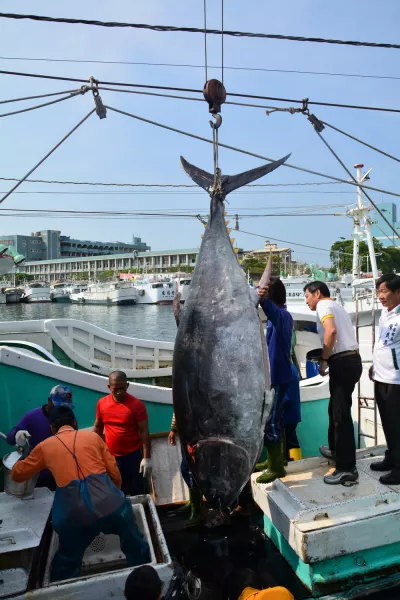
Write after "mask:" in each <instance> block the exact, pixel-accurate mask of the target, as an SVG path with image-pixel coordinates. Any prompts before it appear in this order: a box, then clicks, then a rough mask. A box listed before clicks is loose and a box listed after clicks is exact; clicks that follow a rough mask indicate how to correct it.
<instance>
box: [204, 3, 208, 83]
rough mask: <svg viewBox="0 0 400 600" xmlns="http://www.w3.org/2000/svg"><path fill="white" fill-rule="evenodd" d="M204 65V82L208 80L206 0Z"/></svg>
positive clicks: (205, 8)
mask: <svg viewBox="0 0 400 600" xmlns="http://www.w3.org/2000/svg"><path fill="white" fill-rule="evenodd" d="M204 67H205V71H206V82H207V81H208V74H207V0H204Z"/></svg>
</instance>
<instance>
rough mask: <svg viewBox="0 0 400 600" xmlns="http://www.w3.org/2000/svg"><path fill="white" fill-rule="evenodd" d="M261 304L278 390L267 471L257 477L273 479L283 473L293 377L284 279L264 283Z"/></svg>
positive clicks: (259, 467)
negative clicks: (286, 411)
mask: <svg viewBox="0 0 400 600" xmlns="http://www.w3.org/2000/svg"><path fill="white" fill-rule="evenodd" d="M258 294H259V296H260V298H261V299H260V306H261V307H262V309H263V311H264V313H265V315H266V317H267V319H268V324H267V346H268V354H269V362H270V369H271V386H272V387H273V389H274V390H275V397H274V402H273V406H272V410H271V414H270V416H269V418H268V420H267V423H266V426H265V433H264V441H265V445H266V447H267V460H266V461H265V462H264V463H260V464H258V465H257V467H256V468H257V470H258V471H261V470H264V469H266V470H265V471H264V473H263V474H262V475H260V476H259V477H258V478H257V483H271V482H272V481H274V480H275V479H277V478H278V477H283V476H284V475H285V474H286V473H285V468H284V462H285V458H284V447H283V446H284V445H283V443H282V441H283V440H282V438H283V411H284V404H285V395H286V392H287V391H288V388H289V385H290V381H291V379H292V367H291V361H290V348H291V342H292V332H293V318H292V315H291V314H290V313H289V312H288V311H287V309H286V289H285V286H284V284H283V283H282V281H281V280H280V279H275V280H273V281H271V282H270V283H269V284H268V285H266V286H263V287H260V288H259V290H258Z"/></svg>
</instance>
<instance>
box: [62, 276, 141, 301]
mask: <svg viewBox="0 0 400 600" xmlns="http://www.w3.org/2000/svg"><path fill="white" fill-rule="evenodd" d="M137 297H138V294H137V291H136V289H135V288H134V287H133V286H132V284H131V283H129V282H126V281H121V282H119V281H118V282H112V283H97V284H90V285H88V286H87V289H85V290H82V291H80V292H78V293H75V291H72V292H71V293H70V294H69V298H70V300H71V302H72V303H73V304H106V305H109V306H123V305H130V304H136V301H137Z"/></svg>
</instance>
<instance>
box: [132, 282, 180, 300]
mask: <svg viewBox="0 0 400 600" xmlns="http://www.w3.org/2000/svg"><path fill="white" fill-rule="evenodd" d="M133 286H134V288H135V289H136V290H137V303H138V304H171V302H172V301H173V299H174V297H175V288H176V284H175V283H174V282H173V281H149V280H147V279H137V280H135V281H134V282H133Z"/></svg>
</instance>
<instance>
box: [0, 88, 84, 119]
mask: <svg viewBox="0 0 400 600" xmlns="http://www.w3.org/2000/svg"><path fill="white" fill-rule="evenodd" d="M78 93H80V92H78ZM76 95H77V94H76V93H75V94H71V95H70V96H64V98H58V99H57V100H51V101H50V102H45V103H44V104H37V105H36V106H30V107H29V108H22V109H21V110H14V111H13V112H9V113H3V114H0V117H10V116H11V115H19V114H21V113H25V112H29V111H31V110H36V109H37V108H43V107H44V106H50V105H51V104H57V102H63V100H69V99H70V98H74V97H75V96H76Z"/></svg>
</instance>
